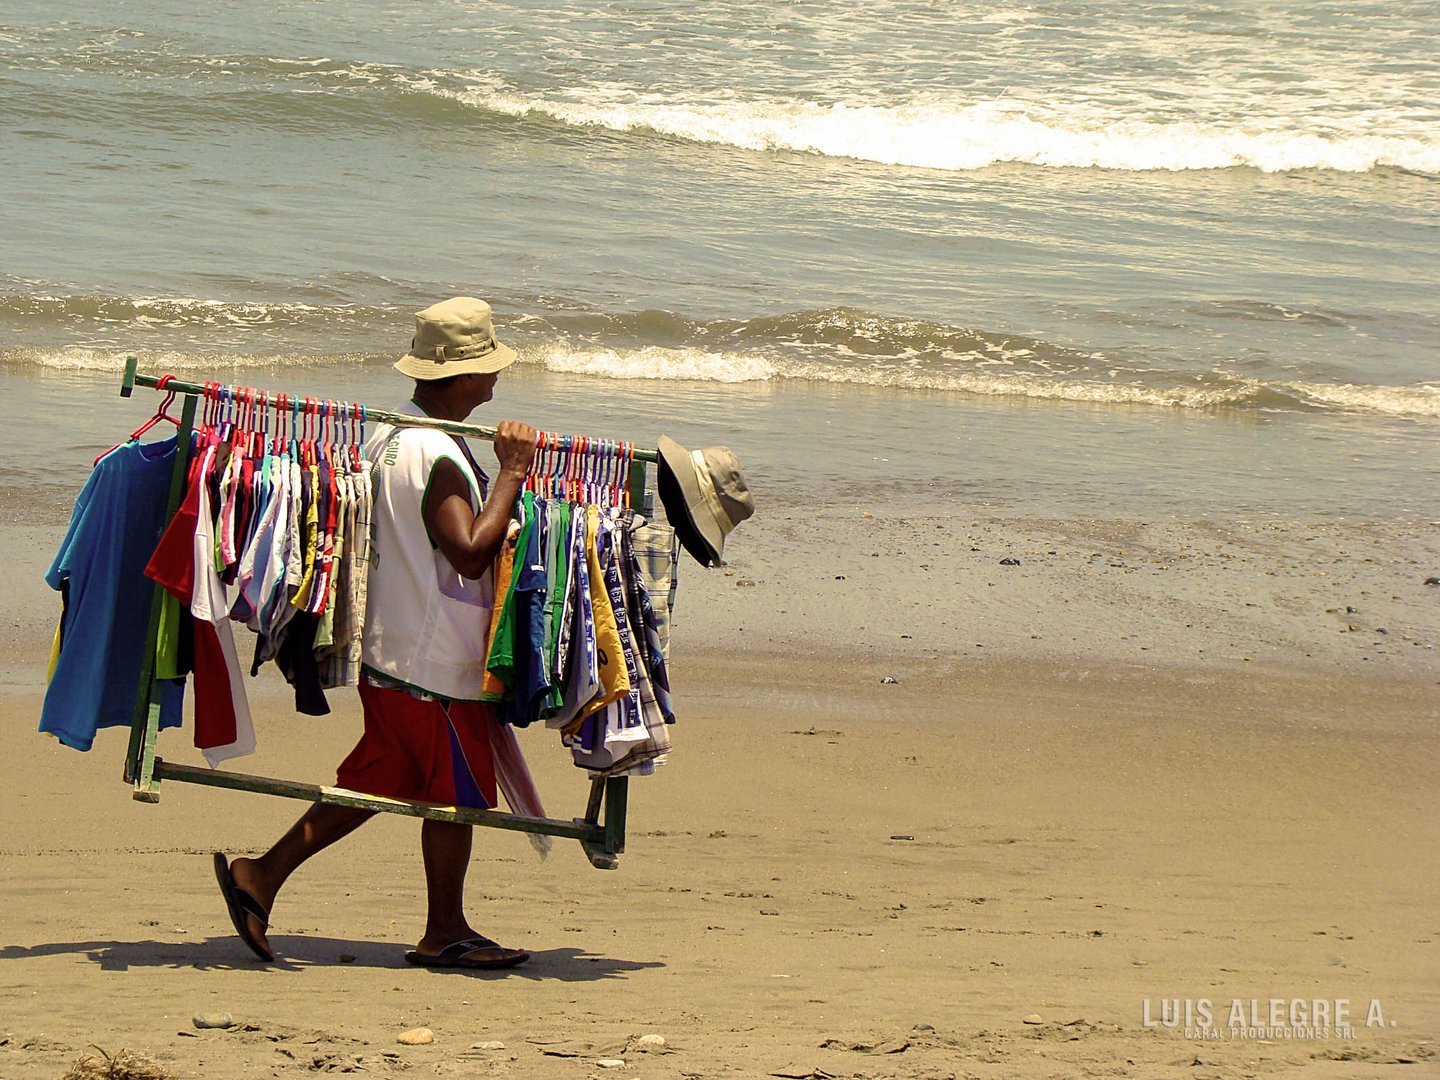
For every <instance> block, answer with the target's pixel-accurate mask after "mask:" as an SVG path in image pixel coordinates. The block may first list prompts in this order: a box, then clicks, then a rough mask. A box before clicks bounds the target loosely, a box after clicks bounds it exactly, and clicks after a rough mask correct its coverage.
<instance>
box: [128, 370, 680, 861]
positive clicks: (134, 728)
mask: <svg viewBox="0 0 1440 1080" xmlns="http://www.w3.org/2000/svg"><path fill="white" fill-rule="evenodd" d="M137 363H138V362H137V360H136V358H135V357H133V356H131V357H127V358H126V360H125V374H124V377H123V381H122V382H121V385H120V396H121V397H130V396H131V394H132V393H133V391H134V388H135V387H137V386H146V387H154V388H157V389H160V388H163V389H164V390H166V391H167V392H169V391H174V392H175V393H177V394H181V395H184V399H185V400H184V405H183V407H182V409H181V413H180V419H179V433H178V435H177V437H176V438H177V444H176V445H177V446H179V447H183V446H185V445H186V443H187V441H188V440H189V438H190V432H191V430H192V429H193V428H194V424H195V410H196V404H197V399H198V398H199V397H200V396H201V395H203V394H204V393H205V387H204V386H203V385H198V384H196V383H187V382H180V381H178V380H176V379H175V378H173V377H166V378H165V380H164V383H163V387H162V383H161V379H160V378H159V377H157V376H154V375H145V374H142V373H140V372H138V371H137V370H136V368H137ZM365 416H366V417H367V418H368V419H374V420H381V421H384V422H385V423H389V424H395V425H397V426H406V427H425V428H433V429H435V430H437V431H445V432H449V433H451V434H455V435H461V436H471V437H476V438H482V439H489V440H492V441H493V440H494V438H495V429H494V428H491V427H485V426H482V425H479V424H462V423H456V422H454V421H451V420H436V419H434V418H432V417H428V416H410V415H407V414H404V413H395V412H385V411H383V410H380V409H370V408H368V407H366V409H365ZM186 457H187V455H186V454H184V453H177V454H176V455H175V466H174V469H173V471H172V473H171V476H170V492H169V497H168V503H167V506H166V513H165V520H166V521H169V520H170V519H171V518H173V517H174V516H175V512H176V510H177V509H178V508H179V506H180V500H181V497H182V495H183V494H184V488H185V473H186V466H187V462H186ZM656 460H657V454H656V452H655V451H654V450H644V449H639V448H637V449H635V451H634V454H633V459H632V460H631V463H630V470H629V477H628V485H627V486H628V489H629V493H630V505H631V506H634V507H637V508H639V507H643V506H644V505H645V471H646V467H647V463H650V462H655V461H656ZM163 595H164V587H163V586H161V585H159V584H156V585H155V587H154V593H153V596H152V599H151V603H150V622H149V629H148V631H147V636H146V646H145V650H144V654H143V659H142V660H141V669H140V688H139V691H138V692H137V694H136V699H135V712H134V717H133V719H132V721H131V724H130V746H129V749H128V750H127V751H126V755H125V771H124V777H125V782H126V783H127V784H131V785H133V787H134V798H135V799H136V800H137V801H139V802H147V803H155V802H159V801H160V782H161V781H162V780H175V781H178V782H180V783H185V784H204V785H207V786H209V787H220V788H230V789H232V790H235V791H255V792H259V793H260V794H262V795H278V796H280V797H282V798H286V799H301V800H304V801H306V802H316V803H330V804H332V805H334V806H351V807H356V808H358V809H362V810H375V811H379V812H381V813H387V814H405V815H408V816H409V817H419V818H430V819H433V820H436V821H453V822H457V823H459V824H462V825H480V826H484V827H486V828H491V829H509V830H511V831H512V832H523V833H532V834H537V833H538V834H542V835H546V836H563V837H571V838H573V839H576V840H579V841H580V846H581V847H582V848H584V850H585V854H586V856H587V857H588V858H589V859H590V863H591V865H593V866H595V867H597V868H599V869H601V870H613V869H615V868H616V867H617V865H618V863H619V860H618V856H619V855H620V854H621V853H622V852H623V851H624V850H625V809H626V802H627V797H628V794H629V777H625V776H617V777H608V778H605V779H598V780H592V781H591V782H590V796H589V799H588V801H587V802H586V805H585V815H584V816H583V817H578V818H572V819H570V820H569V821H564V820H561V819H559V818H538V817H525V816H523V815H520V814H507V813H504V812H502V811H499V810H475V809H470V808H465V807H454V806H435V805H432V804H430V803H415V802H407V801H405V800H402V799H389V798H385V797H383V796H378V795H366V794H363V793H362V792H358V791H349V790H347V789H345V788H337V787H326V786H322V785H318V784H303V783H298V782H296V781H293V780H276V779H272V778H270V777H267V776H251V775H248V774H246V773H232V772H221V771H220V770H218V769H202V768H197V767H196V766H193V765H178V764H174V763H172V762H169V761H166V760H165V759H164V758H162V757H159V756H157V755H156V753H155V743H156V738H157V736H158V734H159V731H160V700H161V699H160V689H159V682H160V680H158V679H156V677H155V651H156V645H157V641H158V637H159V633H160V619H161V603H162V596H163Z"/></svg>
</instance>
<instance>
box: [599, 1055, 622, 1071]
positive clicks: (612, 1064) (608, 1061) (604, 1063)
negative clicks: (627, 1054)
mask: <svg viewBox="0 0 1440 1080" xmlns="http://www.w3.org/2000/svg"><path fill="white" fill-rule="evenodd" d="M595 1064H596V1066H597V1067H599V1068H601V1069H623V1068H624V1067H625V1059H624V1058H601V1059H600V1060H599V1061H597V1062H595Z"/></svg>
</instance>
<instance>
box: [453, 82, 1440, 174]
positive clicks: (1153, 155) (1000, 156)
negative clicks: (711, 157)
mask: <svg viewBox="0 0 1440 1080" xmlns="http://www.w3.org/2000/svg"><path fill="white" fill-rule="evenodd" d="M431 92H433V93H436V94H439V95H441V96H445V97H453V98H455V99H456V100H459V101H462V102H464V103H465V104H468V105H471V106H474V107H476V108H480V109H485V110H488V111H490V112H495V113H501V114H504V115H508V116H513V117H533V116H543V117H548V118H550V119H552V120H556V121H559V122H561V123H564V124H567V125H573V126H577V127H591V128H602V129H606V130H609V131H617V132H630V131H649V132H653V133H656V134H659V135H664V136H669V137H672V138H677V139H683V140H686V141H689V142H696V143H711V144H718V145H724V146H733V147H737V148H740V149H745V150H769V151H792V152H796V153H808V154H819V155H823V156H826V157H836V158H852V159H857V160H861V161H871V162H876V163H879V164H884V165H902V166H911V167H918V168H927V169H942V170H948V171H969V170H974V169H983V168H987V167H989V166H992V165H1000V164H1006V163H1016V164H1026V165H1038V166H1046V167H1051V168H1077V169H1086V168H1093V169H1114V170H1124V171H1171V172H1179V171H1188V170H1204V169H1229V168H1235V167H1250V168H1254V169H1259V170H1261V171H1262V172H1285V171H1290V170H1299V169H1331V170H1336V171H1340V172H1369V171H1371V170H1374V169H1380V168H1387V167H1389V168H1397V169H1405V170H1409V171H1413V172H1420V173H1440V139H1437V138H1436V137H1435V136H1434V135H1433V134H1431V135H1429V136H1428V137H1427V136H1423V135H1421V134H1419V133H1417V134H1393V133H1387V134H1378V133H1377V132H1379V131H1386V132H1392V131H1393V130H1395V129H1394V126H1393V125H1386V124H1383V123H1381V122H1380V120H1379V118H1376V117H1361V118H1352V119H1349V120H1347V121H1345V122H1343V123H1342V122H1340V121H1335V122H1331V123H1324V122H1321V121H1318V120H1315V119H1309V118H1291V119H1288V120H1287V119H1285V118H1278V119H1277V118H1271V119H1268V120H1263V121H1262V120H1245V121H1240V120H1237V121H1233V122H1224V121H1207V122H1201V121H1195V120H1188V119H1182V118H1179V117H1176V118H1156V117H1155V116H1153V115H1148V116H1143V117H1142V116H1134V115H1128V114H1126V113H1124V112H1107V111H1106V110H1104V109H1103V108H1101V107H1099V106H1096V105H1094V104H1090V103H1077V104H1074V105H1072V106H1069V107H1058V106H1042V105H1036V104H1030V103H1024V102H1018V101H1008V100H1000V101H985V102H977V103H965V102H955V101H947V100H943V99H938V98H934V99H921V100H917V101H915V102H913V103H910V104H898V105H897V104H853V103H839V102H837V103H832V104H826V103H820V102H813V101H794V100H791V101H745V100H726V101H709V102H696V101H688V100H685V99H681V98H665V97H662V96H659V95H653V94H642V93H638V92H635V91H632V90H628V89H624V88H610V89H604V88H602V89H594V90H585V91H579V90H577V91H572V92H568V93H566V94H564V95H555V96H544V95H533V94H523V93H518V92H515V91H513V90H508V89H504V88H502V87H499V86H496V85H494V84H493V83H492V84H491V85H482V86H479V87H474V88H470V89H467V90H460V91H456V90H450V89H445V88H443V87H436V88H435V89H434V90H432V91H431ZM1432 130H1433V129H1432Z"/></svg>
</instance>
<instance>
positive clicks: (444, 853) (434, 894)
mask: <svg viewBox="0 0 1440 1080" xmlns="http://www.w3.org/2000/svg"><path fill="white" fill-rule="evenodd" d="M473 836H474V829H473V827H472V826H469V825H460V824H457V823H455V822H453V821H433V820H429V819H427V820H426V821H425V822H424V824H422V825H421V827H420V848H421V852H422V853H423V855H424V857H425V892H426V896H427V899H428V905H427V909H428V910H427V915H426V919H425V936H424V937H423V938H421V939H420V944H419V946H418V948H417V952H419V953H421V954H424V955H429V956H434V955H435V954H437V953H439V952H440V950H441V949H444V948H446V947H447V946H449V945H453V944H454V943H455V942H457V941H465V940H467V939H468V938H474V937H479V936H481V935H479V934H477V933H476V932H475V931H474V930H473V929H472V928H471V926H470V922H469V920H468V919H466V918H465V871H467V870H468V869H469V868H470V847H471V841H472V839H473ZM521 954H523V956H522V955H521ZM517 958H518V959H528V958H529V953H526V952H525V951H524V950H523V949H503V948H500V947H498V946H497V947H495V948H480V949H471V950H470V951H469V952H467V953H466V954H465V959H466V960H472V961H491V960H493V961H503V960H517Z"/></svg>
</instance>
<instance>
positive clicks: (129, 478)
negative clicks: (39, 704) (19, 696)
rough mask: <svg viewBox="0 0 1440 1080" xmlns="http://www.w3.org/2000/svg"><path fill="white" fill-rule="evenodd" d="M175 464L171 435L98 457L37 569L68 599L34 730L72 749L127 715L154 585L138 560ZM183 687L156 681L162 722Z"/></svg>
mask: <svg viewBox="0 0 1440 1080" xmlns="http://www.w3.org/2000/svg"><path fill="white" fill-rule="evenodd" d="M174 464H175V440H174V439H165V440H163V441H161V442H155V443H138V442H129V443H125V444H124V445H123V446H120V447H118V448H116V449H115V450H112V451H111V452H110V453H108V454H106V455H105V456H104V457H103V458H101V459H100V461H99V463H98V464H96V466H95V469H94V471H93V472H91V474H90V479H89V480H87V481H86V483H85V487H84V489H83V490H82V491H81V492H80V497H79V498H77V499H76V500H75V508H74V510H72V511H71V513H70V527H69V529H67V530H66V532H65V539H64V540H62V541H61V543H60V550H59V551H57V552H56V553H55V561H54V562H53V563H51V565H50V570H49V572H48V573H46V575H45V581H46V583H47V584H49V586H50V587H51V588H52V589H57V590H58V589H60V587H61V586H62V584H63V585H66V586H67V602H66V605H65V616H64V624H63V626H62V629H61V646H60V657H59V660H58V661H57V662H56V665H55V674H54V676H53V677H52V678H51V680H50V686H49V687H48V688H47V689H46V691H45V705H44V708H43V709H42V710H41V713H40V730H41V731H43V732H48V733H49V734H51V735H54V736H55V737H56V738H58V739H59V740H60V741H61V742H62V743H64V744H65V745H66V746H73V747H74V748H75V749H76V750H89V749H90V745H91V743H93V742H94V740H95V732H96V731H97V730H98V729H99V728H102V727H129V726H130V721H131V718H132V717H133V716H134V713H135V696H136V693H137V692H138V690H139V688H140V662H141V660H142V658H143V657H144V652H145V641H146V633H147V631H148V630H149V628H150V601H151V598H152V597H153V596H154V588H155V586H154V583H153V582H151V581H150V580H149V579H148V578H146V577H145V564H146V563H147V562H149V561H150V555H151V553H152V552H153V551H154V550H155V545H156V544H157V543H159V541H160V534H161V532H163V531H164V528H165V504H166V498H167V496H168V495H169V491H170V474H171V470H172V468H173V466H174ZM184 688H185V684H184V682H182V681H174V682H166V683H165V684H164V685H163V688H162V691H161V710H160V726H161V727H175V726H177V725H178V724H179V723H180V709H181V698H182V694H183V693H184Z"/></svg>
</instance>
